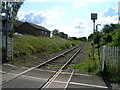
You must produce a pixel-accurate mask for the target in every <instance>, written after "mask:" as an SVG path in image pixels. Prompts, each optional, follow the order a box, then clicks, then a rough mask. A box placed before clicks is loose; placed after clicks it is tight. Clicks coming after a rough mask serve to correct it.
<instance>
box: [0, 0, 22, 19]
mask: <svg viewBox="0 0 120 90" xmlns="http://www.w3.org/2000/svg"><path fill="white" fill-rule="evenodd" d="M1 4H2V5H1V6H2V13H4V12H5V9H6V5H7V9H9V11H8V13H9V18H12V20H15V19H16V16H17V13H18V10H19V9H20V7H21V5H22V4H23V2H5V1H2V2H1ZM10 14H11V15H10Z"/></svg>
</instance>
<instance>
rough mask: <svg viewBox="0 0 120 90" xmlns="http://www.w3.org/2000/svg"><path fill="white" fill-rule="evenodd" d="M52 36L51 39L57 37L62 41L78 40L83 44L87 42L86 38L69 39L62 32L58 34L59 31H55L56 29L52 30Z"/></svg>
mask: <svg viewBox="0 0 120 90" xmlns="http://www.w3.org/2000/svg"><path fill="white" fill-rule="evenodd" d="M52 35H53V37H54V36H57V37H60V38H64V39H69V40H79V41H83V42H85V41H87V38H86V37H79V38H77V37H69V36H68V35H67V34H65V33H64V32H59V30H57V29H54V30H53V31H52Z"/></svg>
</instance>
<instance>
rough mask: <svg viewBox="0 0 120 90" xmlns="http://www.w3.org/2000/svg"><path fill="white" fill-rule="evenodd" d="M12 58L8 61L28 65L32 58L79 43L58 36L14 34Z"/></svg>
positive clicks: (32, 61)
mask: <svg viewBox="0 0 120 90" xmlns="http://www.w3.org/2000/svg"><path fill="white" fill-rule="evenodd" d="M13 38H14V43H13V44H14V50H13V55H14V59H13V60H12V61H10V62H9V63H11V64H15V63H19V64H21V65H22V66H30V65H31V64H32V63H34V60H32V59H33V58H37V57H39V58H40V57H43V56H45V55H48V54H52V53H55V52H58V51H61V50H63V49H66V48H70V47H73V46H76V45H78V44H80V43H81V42H78V41H70V40H65V39H62V38H59V37H51V38H48V37H35V36H30V35H23V36H20V35H14V37H13Z"/></svg>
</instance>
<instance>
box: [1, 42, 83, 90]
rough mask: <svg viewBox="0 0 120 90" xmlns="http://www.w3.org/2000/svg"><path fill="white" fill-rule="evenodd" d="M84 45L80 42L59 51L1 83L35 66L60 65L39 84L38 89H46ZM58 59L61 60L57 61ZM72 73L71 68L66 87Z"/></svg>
mask: <svg viewBox="0 0 120 90" xmlns="http://www.w3.org/2000/svg"><path fill="white" fill-rule="evenodd" d="M84 45H85V44H81V45H79V46H76V47H73V48H71V49H69V50H67V51H65V52H63V53H61V54H59V55H57V56H55V57H53V58H51V59H49V60H47V61H45V62H43V63H41V64H39V65H37V66H35V67H32V68H30V69H27V70H25V71H23V72H21V73H19V74H17V75H15V76H14V77H12V78H10V79H8V80H6V81H4V82H3V83H2V85H4V84H6V83H8V82H10V81H12V80H14V79H16V78H18V77H20V76H21V75H25V74H26V73H28V72H30V71H32V70H34V69H36V68H38V69H43V68H44V69H45V68H49V69H51V68H53V69H54V68H55V67H53V66H54V65H61V66H60V67H57V68H55V71H56V72H55V73H54V74H53V75H52V76H50V78H49V79H47V80H46V82H44V83H43V84H42V85H41V86H40V88H39V89H40V90H44V89H46V88H47V87H49V85H50V84H51V83H52V82H53V81H54V80H55V79H56V78H57V77H58V76H59V75H60V73H61V72H62V71H63V70H64V69H65V68H66V66H67V65H69V64H70V63H71V62H72V61H73V59H74V58H75V57H76V55H77V54H78V53H79V52H80V51H81V50H82V48H83V47H84ZM58 61H61V62H58ZM73 73H74V69H73V70H71V75H70V78H69V80H68V83H67V84H66V86H65V88H67V86H68V84H69V81H70V79H71V77H72V75H73Z"/></svg>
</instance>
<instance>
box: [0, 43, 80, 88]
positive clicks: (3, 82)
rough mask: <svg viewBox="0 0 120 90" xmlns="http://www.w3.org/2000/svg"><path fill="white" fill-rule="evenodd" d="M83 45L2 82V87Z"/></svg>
mask: <svg viewBox="0 0 120 90" xmlns="http://www.w3.org/2000/svg"><path fill="white" fill-rule="evenodd" d="M81 45H82V44H80V45H78V46H76V47H73V48H71V49H69V50H67V51H65V52H63V53H61V54H59V55H57V56H55V57H53V58H51V59H49V60H47V61H45V62H43V63H41V64H39V65H36V66H34V67H32V68H30V69H28V70H25V71H23V72H21V73H19V74H17V75H15V76H14V77H12V78H10V79H8V80H6V81H4V82H2V84H0V86H1V85H3V84H5V83H8V82H10V81H12V80H14V79H16V78H17V77H19V76H21V75H23V74H25V73H27V72H29V71H32V70H34V69H36V68H38V67H41V66H43V65H45V64H46V63H49V62H51V61H53V60H55V59H57V58H59V57H61V56H63V55H64V54H67V53H69V52H70V51H72V50H74V49H76V48H78V47H80V46H81Z"/></svg>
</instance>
